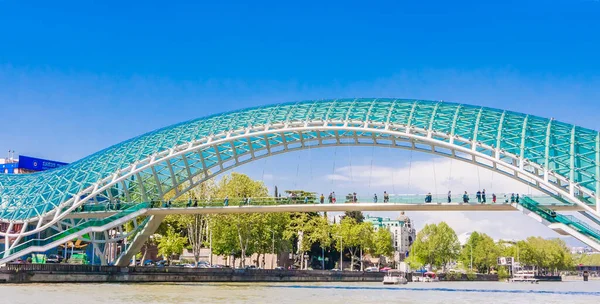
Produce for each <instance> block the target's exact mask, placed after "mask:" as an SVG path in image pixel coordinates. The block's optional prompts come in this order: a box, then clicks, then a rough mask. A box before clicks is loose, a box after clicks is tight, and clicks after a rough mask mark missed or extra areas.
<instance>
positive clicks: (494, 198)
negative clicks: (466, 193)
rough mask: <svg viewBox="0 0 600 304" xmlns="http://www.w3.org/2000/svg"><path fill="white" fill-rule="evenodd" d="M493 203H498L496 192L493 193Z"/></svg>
mask: <svg viewBox="0 0 600 304" xmlns="http://www.w3.org/2000/svg"><path fill="white" fill-rule="evenodd" d="M492 203H494V204H495V203H496V193H492Z"/></svg>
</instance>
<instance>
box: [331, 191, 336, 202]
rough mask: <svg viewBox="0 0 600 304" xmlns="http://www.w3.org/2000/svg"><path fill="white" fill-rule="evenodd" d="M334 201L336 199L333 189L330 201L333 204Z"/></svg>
mask: <svg viewBox="0 0 600 304" xmlns="http://www.w3.org/2000/svg"><path fill="white" fill-rule="evenodd" d="M335 201H336V199H335V191H333V192H332V193H331V202H332V203H334V204H335Z"/></svg>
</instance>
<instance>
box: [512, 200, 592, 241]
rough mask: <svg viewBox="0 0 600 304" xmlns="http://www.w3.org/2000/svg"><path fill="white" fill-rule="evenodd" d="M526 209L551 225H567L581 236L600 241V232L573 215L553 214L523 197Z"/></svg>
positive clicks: (522, 203) (523, 204)
mask: <svg viewBox="0 0 600 304" xmlns="http://www.w3.org/2000/svg"><path fill="white" fill-rule="evenodd" d="M520 204H521V205H522V206H523V207H525V208H526V209H528V210H530V211H532V212H534V213H536V214H537V215H539V216H541V217H542V218H544V219H545V220H547V221H548V222H550V223H561V224H564V225H567V226H569V227H571V228H573V229H575V230H576V231H578V232H579V233H581V234H584V235H586V236H589V237H591V238H594V239H596V240H597V241H600V231H599V230H597V229H594V228H593V227H591V226H590V225H588V224H587V223H585V222H583V221H581V220H580V219H578V218H576V217H574V216H572V215H562V214H556V213H554V214H553V215H552V214H551V211H549V210H546V209H544V208H542V207H541V206H540V205H539V204H538V203H537V202H536V201H535V200H533V199H531V198H529V197H527V196H525V197H523V200H522V202H521V203H520Z"/></svg>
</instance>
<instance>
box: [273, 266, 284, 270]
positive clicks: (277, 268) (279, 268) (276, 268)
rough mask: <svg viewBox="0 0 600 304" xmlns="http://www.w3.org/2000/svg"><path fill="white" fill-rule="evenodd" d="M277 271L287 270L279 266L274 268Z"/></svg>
mask: <svg viewBox="0 0 600 304" xmlns="http://www.w3.org/2000/svg"><path fill="white" fill-rule="evenodd" d="M274 269H275V270H285V268H283V267H281V266H277V267H275V268H274Z"/></svg>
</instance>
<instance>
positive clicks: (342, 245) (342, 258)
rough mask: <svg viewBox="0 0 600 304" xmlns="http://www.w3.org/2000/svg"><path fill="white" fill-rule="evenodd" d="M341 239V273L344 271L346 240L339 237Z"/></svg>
mask: <svg viewBox="0 0 600 304" xmlns="http://www.w3.org/2000/svg"><path fill="white" fill-rule="evenodd" d="M339 238H340V271H344V243H343V241H344V238H342V235H339Z"/></svg>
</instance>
